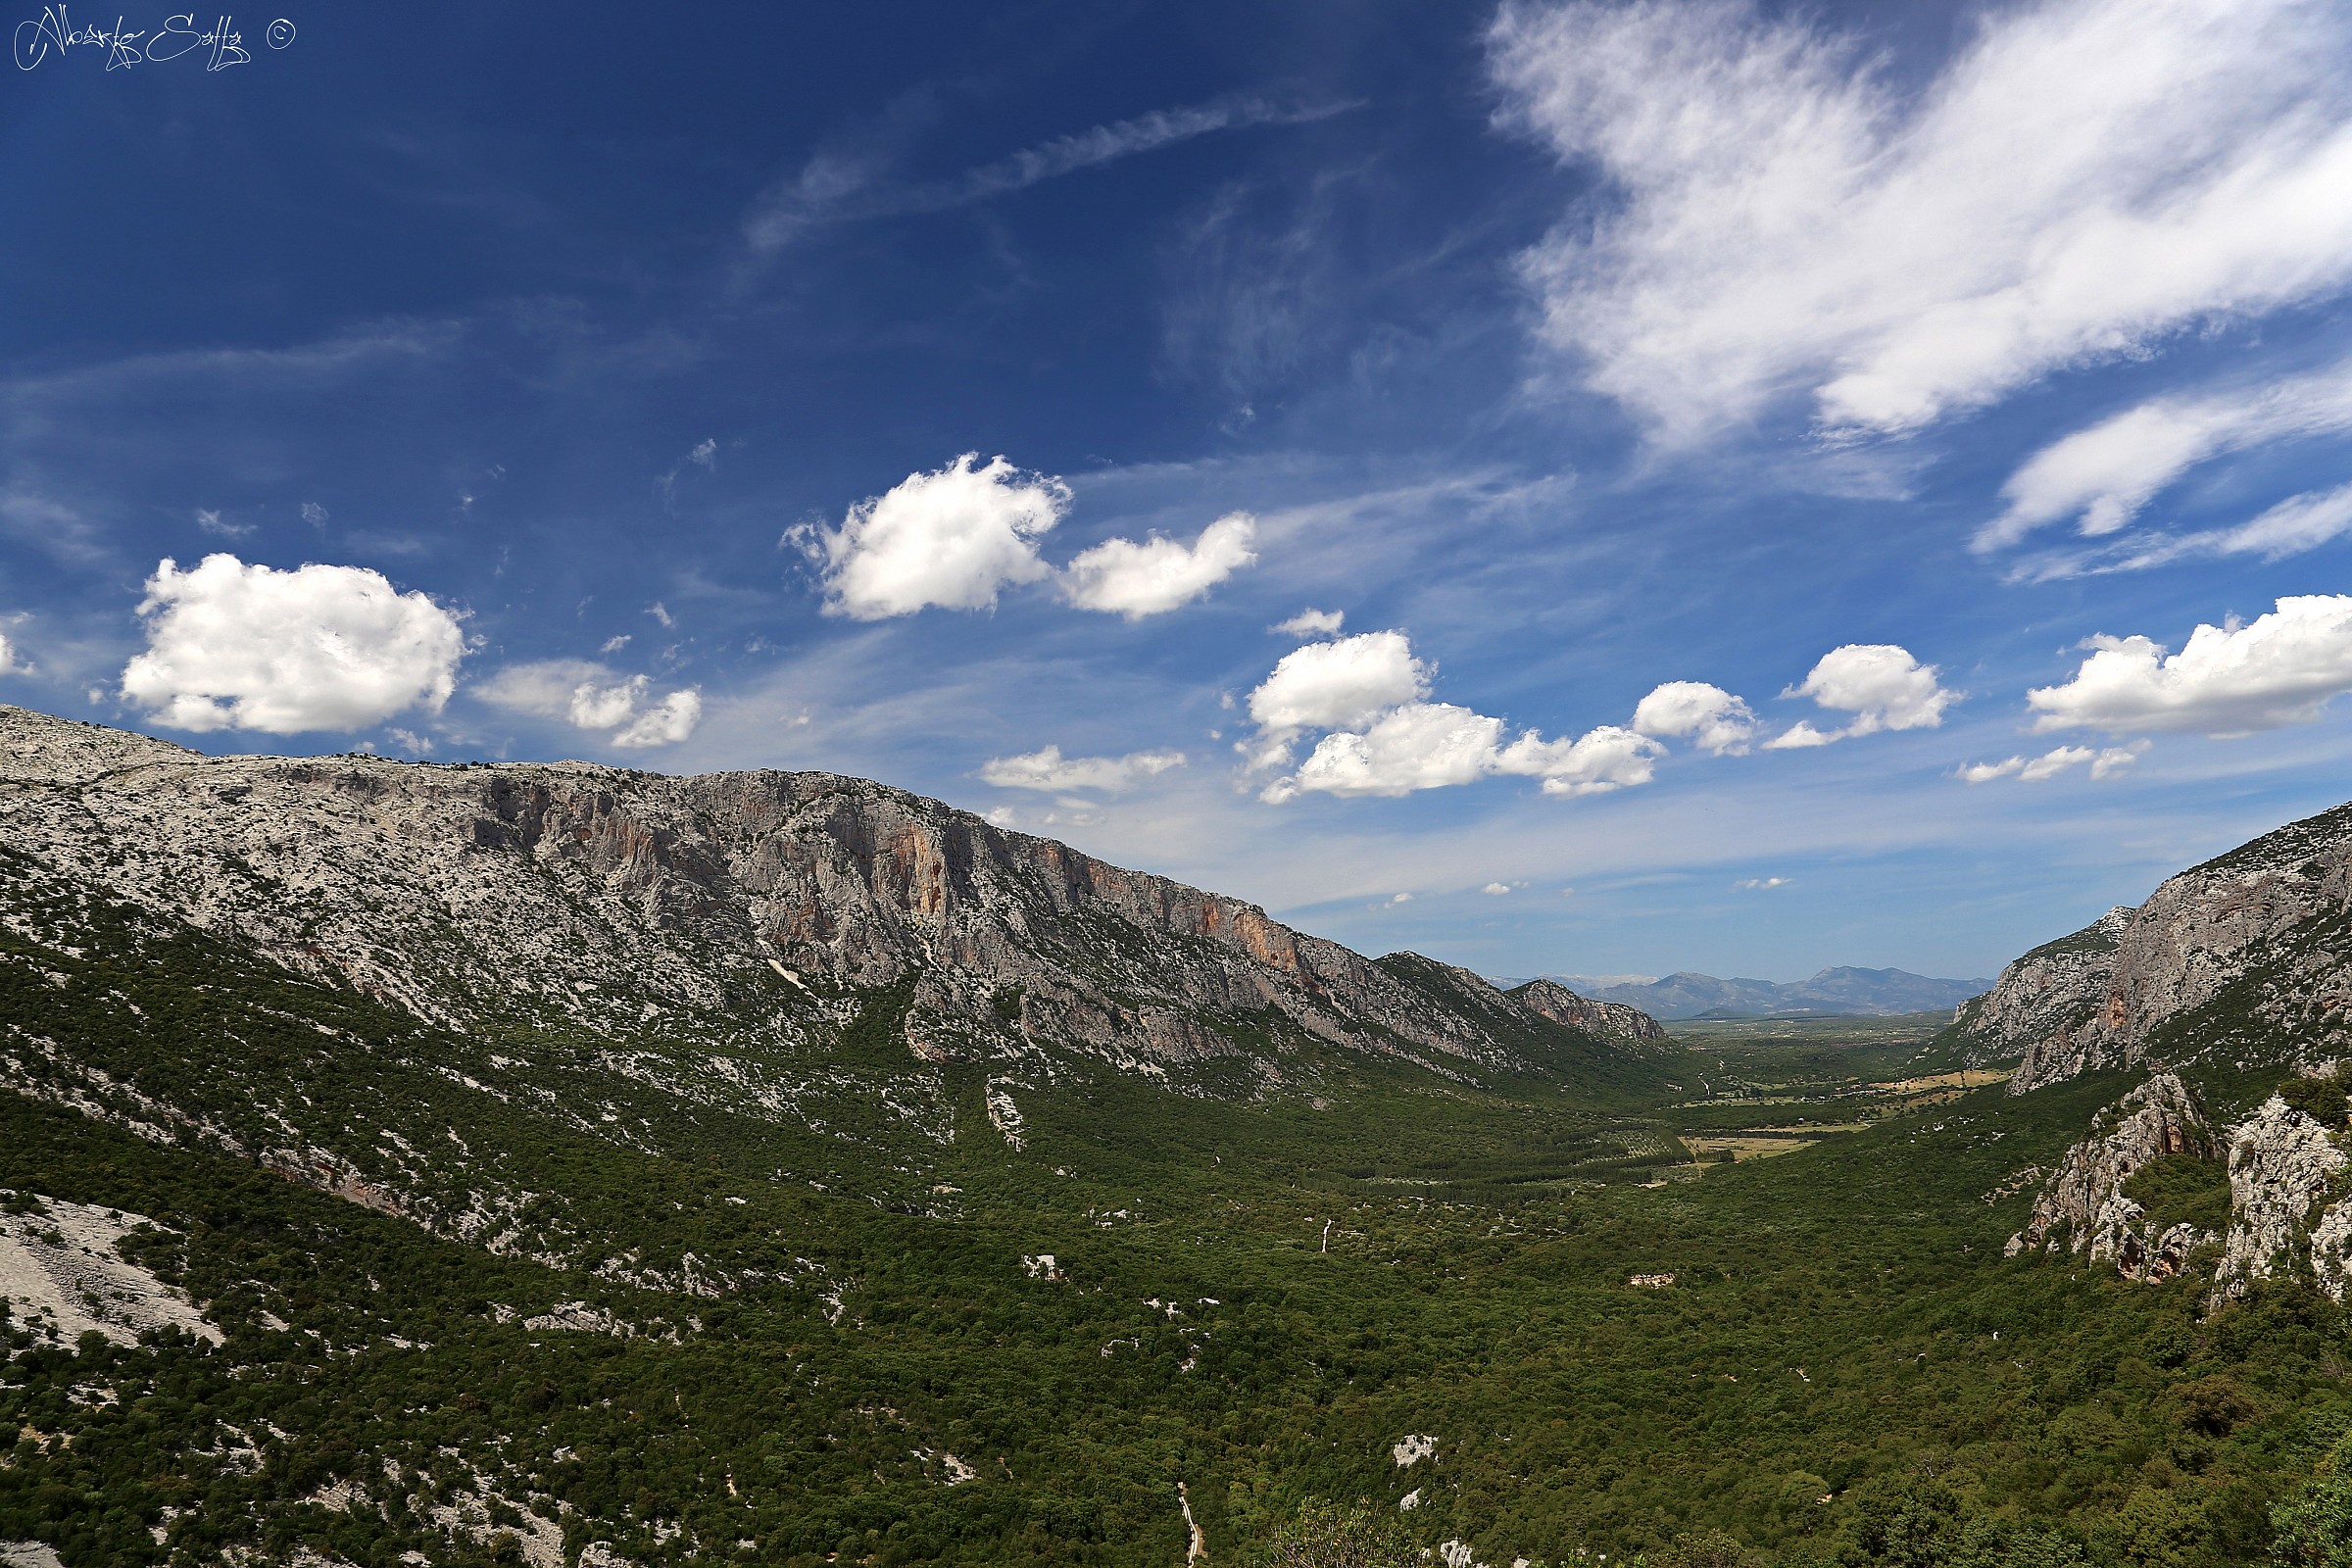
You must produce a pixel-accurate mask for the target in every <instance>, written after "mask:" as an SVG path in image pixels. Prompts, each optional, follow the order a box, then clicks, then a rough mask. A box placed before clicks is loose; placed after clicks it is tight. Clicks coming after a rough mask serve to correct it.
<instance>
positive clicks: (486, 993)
mask: <svg viewBox="0 0 2352 1568" xmlns="http://www.w3.org/2000/svg"><path fill="white" fill-rule="evenodd" d="M0 844H7V845H10V846H13V847H15V848H18V849H21V850H24V851H25V852H27V853H29V854H31V855H33V856H35V857H37V858H40V859H42V860H44V861H46V862H48V863H50V864H53V865H55V866H57V867H59V868H60V869H61V870H64V871H66V872H69V873H71V874H73V875H74V876H77V877H81V878H85V879H87V880H88V881H90V882H91V883H93V884H95V885H97V886H99V887H102V888H103V889H105V890H106V891H107V892H109V893H110V894H112V895H114V896H116V897H119V898H122V899H124V900H125V901H127V902H129V903H132V904H134V905H138V906H142V907H148V908H151V909H155V910H158V911H162V912H166V913H169V914H171V915H173V916H176V917H179V918H182V919H186V920H188V921H190V922H192V923H194V924H196V925H198V926H200V927H202V928H205V929H207V930H210V931H213V932H216V933H220V934H222V935H225V936H229V937H233V938H237V939H240V940H242V941H244V942H247V943H250V944H252V945H253V946H254V947H256V948H258V949H259V950H260V951H262V952H264V953H266V954H268V955H269V956H271V957H273V958H275V959H276V960H278V961H280V962H282V963H284V964H286V965H287V966H289V967H290V968H293V969H295V970H297V971H299V972H302V973H306V974H310V975H314V976H318V977H321V978H326V979H330V980H333V981H336V982H339V983H344V984H349V985H352V986H356V987H358V988H360V989H361V990H363V991H365V992H368V993H369V994H371V995H374V996H376V997H378V998H379V999H382V1000H385V1001H388V1002H391V1003H394V1004H396V1005H400V1006H403V1007H405V1008H407V1009H409V1010H410V1011H412V1012H415V1013H417V1014H418V1015H419V1016H422V1017H425V1018H429V1019H434V1020H437V1021H444V1022H451V1023H457V1024H461V1025H462V1024H466V1023H470V1022H474V1021H477V1020H479V1019H480V1018H481V1017H482V1016H483V1015H484V1014H485V1013H486V1012H495V1013H499V1014H502V1015H505V1016H509V1017H514V1018H521V1019H529V1018H533V1017H541V1018H550V1019H561V1020H564V1021H568V1022H569V1023H572V1024H579V1025H585V1026H587V1027H589V1028H592V1029H595V1030H598V1031H600V1032H603V1033H605V1034H607V1035H609V1036H613V1037H615V1038H626V1037H629V1036H632V1035H650V1034H653V1033H657V1032H660V1031H662V1030H664V1029H670V1030H677V1029H681V1028H692V1029H698V1030H706V1031H707V1030H712V1029H719V1030H723V1031H725V1032H726V1033H728V1034H731V1035H734V1036H737V1037H755V1038H756V1037H758V1036H760V1035H761V1034H763V1033H764V1034H766V1035H768V1036H771V1037H775V1038H785V1039H789V1038H793V1037H795V1036H796V1034H797V1032H798V1031H799V1030H800V1029H802V1028H803V1027H804V1025H805V1020H807V1019H808V1018H809V1017H810V1016H811V1012H810V1008H809V1004H810V1003H811V1001H812V999H813V1000H815V1001H820V1002H821V1001H822V1000H823V999H826V998H835V999H839V998H845V997H848V996H850V995H851V994H853V993H857V994H863V995H868V996H870V995H871V994H873V993H874V992H876V991H882V992H888V993H892V994H893V995H894V996H895V997H896V998H897V999H898V1001H899V1003H900V1005H899V1006H898V1008H897V1010H898V1014H899V1016H898V1019H897V1022H896V1025H895V1027H896V1028H897V1030H898V1031H899V1032H900V1033H901V1034H903V1036H904V1039H905V1042H906V1044H907V1047H908V1048H909V1049H910V1050H911V1051H912V1052H913V1053H914V1054H916V1055H918V1056H921V1057H924V1058H926V1059H929V1060H934V1061H939V1060H948V1059H996V1058H1017V1057H1022V1056H1037V1055H1040V1054H1044V1053H1046V1052H1048V1051H1050V1050H1054V1049H1059V1050H1064V1051H1072V1052H1078V1053H1082V1054H1088V1055H1092V1056H1096V1057H1100V1058H1103V1059H1106V1060H1108V1061H1111V1062H1112V1063H1114V1064H1116V1065H1119V1066H1123V1067H1128V1068H1132V1069H1137V1070H1144V1071H1152V1070H1164V1069H1165V1067H1166V1066H1168V1065H1172V1064H1175V1063H1180V1062H1189V1061H1196V1060H1201V1059H1204V1058H1211V1057H1243V1058H1247V1059H1250V1060H1251V1061H1257V1062H1261V1063H1262V1062H1263V1061H1264V1060H1265V1059H1266V1057H1267V1056H1268V1055H1269V1054H1270V1049H1269V1048H1270V1047H1272V1046H1274V1045H1276V1044H1282V1043H1298V1042H1303V1041H1307V1040H1318V1041H1321V1042H1325V1043H1328V1044H1332V1045H1337V1046H1341V1047H1345V1048H1348V1049H1352V1050H1357V1051H1363V1052H1369V1053H1380V1054H1397V1055H1402V1056H1406V1057H1409V1058H1412V1059H1415V1060H1418V1061H1420V1062H1422V1063H1424V1064H1426V1065H1429V1066H1432V1067H1435V1068H1437V1069H1438V1070H1440V1071H1446V1072H1452V1073H1455V1074H1456V1075H1461V1074H1464V1073H1467V1072H1472V1071H1475V1070H1476V1069H1481V1068H1518V1067H1526V1066H1531V1065H1539V1064H1540V1063H1536V1062H1532V1061H1531V1060H1530V1059H1529V1058H1530V1056H1531V1055H1540V1054H1542V1053H1543V1051H1544V1049H1550V1048H1554V1047H1573V1046H1575V1045H1576V1044H1578V1043H1579V1042H1580V1040H1581V1039H1582V1034H1581V1032H1582V1031H1585V1030H1587V1029H1588V1028H1589V1027H1590V1026H1588V1025H1584V1024H1576V1025H1567V1026H1566V1027H1570V1028H1574V1029H1576V1030H1578V1031H1580V1034H1579V1035H1575V1036H1567V1037H1566V1038H1565V1039H1561V1038H1559V1031H1560V1030H1561V1028H1562V1025H1561V1024H1560V1023H1558V1022H1556V1021H1555V1020H1554V1019H1553V1018H1552V1017H1551V1015H1550V1014H1547V1013H1540V1012H1538V1011H1536V1010H1535V1009H1532V1008H1530V1007H1526V1006H1522V1005H1520V1004H1519V1003H1517V1002H1514V1001H1512V1000H1511V999H1510V998H1508V997H1506V996H1504V995H1503V994H1502V993H1501V992H1499V991H1497V990H1495V987H1493V986H1492V985H1490V984H1488V983H1487V982H1486V981H1484V980H1482V979H1480V978H1479V977H1477V976H1475V975H1472V974H1470V973H1469V972H1468V971H1465V970H1456V969H1451V968H1449V967H1447V966H1443V965H1434V964H1429V963H1428V961H1427V960H1412V961H1413V963H1414V964H1415V965H1419V966H1420V968H1419V969H1416V970H1415V971H1414V972H1413V973H1411V974H1402V973H1400V971H1398V969H1397V962H1398V960H1397V959H1390V960H1383V961H1382V962H1380V963H1375V962H1373V961H1372V960H1370V959H1367V958H1364V957H1362V956H1359V955H1357V954H1354V953H1352V952H1350V951H1348V949H1346V948H1344V947H1341V946H1340V945H1339V944H1337V943H1333V942H1328V941H1324V940H1321V939H1319V938H1315V937H1311V936H1308V935H1305V934H1303V933H1301V932H1299V931H1295V930H1293V929H1291V928H1290V927H1288V926H1285V925H1283V924H1281V923H1280V922H1278V921H1276V920H1274V919H1272V918H1271V917H1269V916H1268V915H1267V914H1266V912H1265V911H1264V910H1263V909H1261V908H1258V907H1255V906H1253V905H1250V904H1246V903H1243V902H1241V901H1239V900H1236V899H1230V898H1223V897H1219V896H1217V895H1215V894H1210V893H1205V892H1202V891H1201V890H1199V889H1197V888H1192V887H1187V886H1185V885H1183V884H1181V883H1178V882H1174V881H1170V880H1168V879H1166V878H1164V877H1158V876H1152V875H1149V874H1146V873H1142V872H1137V871H1130V870H1125V869H1122V868H1120V867H1117V866H1113V865H1110V864H1107V863H1105V862H1103V861H1102V860H1098V859H1095V858H1092V857H1090V856H1087V855H1084V854H1081V853H1080V852H1078V851H1076V850H1073V849H1071V848H1069V847H1068V846H1066V845H1062V844H1058V843H1055V842H1054V841H1052V840H1047V839H1040V838H1034V837H1031V836H1029V835H1027V834H1022V833H1014V832H1009V831H1006V830H1005V829H1001V828H998V827H996V826H994V825H992V824H990V823H989V822H987V821H985V820H984V819H982V818H980V817H978V816H975V815H972V814H971V813H969V812H965V811H960V810H956V809H953V808H951V807H948V806H945V805H943V804H941V803H939V802H937V801H931V800H926V799H923V798H921V797H918V796H914V795H909V794H907V793H905V792H903V791H899V790H894V789H890V788H887V787H885V786H883V785H880V784H875V783H871V782H869V781H866V780H862V779H855V778H845V777H839V776H836V775H832V774H826V773H794V772H772V771H760V772H736V773H718V774H711V775H708V776H704V777H697V778H670V777H665V776H662V775H660V774H655V773H645V772H634V771H629V770H625V769H617V768H609V767H601V766H592V765H590V764H587V763H581V762H559V763H552V764H523V763H499V764H465V765H456V766H433V765H426V764H421V763H413V762H397V761H389V760H382V759H377V758H372V757H358V756H347V757H331V758H273V757H229V758H211V757H205V756H201V755H199V754H196V753H193V752H188V751H184V750H182V749H180V748H178V747H175V746H172V745H169V744H167V743H165V742H161V741H154V740H149V739H147V738H145V737H141V736H136V735H129V734H125V733H123V732H121V731H116V730H109V729H105V728H102V727H99V726H93V725H88V724H81V723H76V722H73V721H70V720H65V719H59V718H53V717H49V716H47V715H44V714H40V713H35V712H31V711H26V710H24V709H17V708H5V707H0ZM1405 957H1409V956H1405ZM1423 971H1428V972H1423ZM1570 995H1572V994H1570ZM840 1008H841V1009H847V1010H844V1011H843V1012H842V1016H843V1017H846V1016H849V1015H850V1013H851V1012H854V1010H855V1007H854V1005H853V1004H851V1003H848V1002H843V1003H841V1004H840ZM1629 1010H1630V1009H1629ZM819 1014H820V1015H821V1008H820V1009H819ZM1605 1016H1606V1015H1604V1017H1605ZM836 1021H840V1020H839V1019H836ZM1616 1022H1617V1024H1618V1025H1619V1027H1618V1028H1617V1029H1616V1030H1614V1031H1612V1032H1615V1033H1619V1034H1623V1033H1625V1032H1626V1030H1627V1029H1632V1030H1634V1031H1636V1032H1637V1034H1638V1030H1639V1023H1638V1022H1637V1021H1636V1020H1631V1019H1623V1018H1619V1019H1617V1020H1616ZM1502 1025H1508V1026H1509V1027H1507V1028H1506V1027H1502ZM1653 1027H1654V1026H1653ZM1513 1030H1517V1031H1519V1033H1520V1035H1521V1036H1523V1038H1517V1039H1513V1038H1511V1036H1512V1031H1513ZM1531 1030H1532V1031H1534V1036H1536V1037H1543V1038H1534V1037H1526V1036H1527V1032H1528V1031H1531ZM1547 1030H1548V1031H1552V1034H1551V1035H1550V1036H1544V1031H1547Z"/></svg>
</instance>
